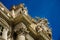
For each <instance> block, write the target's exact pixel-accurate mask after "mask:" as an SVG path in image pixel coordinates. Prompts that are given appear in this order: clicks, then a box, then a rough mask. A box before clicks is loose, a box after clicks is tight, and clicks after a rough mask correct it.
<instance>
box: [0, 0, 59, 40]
mask: <svg viewBox="0 0 60 40" xmlns="http://www.w3.org/2000/svg"><path fill="white" fill-rule="evenodd" d="M0 2H2V3H3V4H4V5H5V6H6V7H7V8H8V9H10V7H11V6H12V5H17V4H20V3H24V4H25V6H26V7H27V8H28V12H29V14H30V15H31V16H32V17H35V16H39V17H41V18H42V17H45V18H47V19H48V21H49V22H50V26H51V28H52V36H53V40H60V0H0Z"/></svg>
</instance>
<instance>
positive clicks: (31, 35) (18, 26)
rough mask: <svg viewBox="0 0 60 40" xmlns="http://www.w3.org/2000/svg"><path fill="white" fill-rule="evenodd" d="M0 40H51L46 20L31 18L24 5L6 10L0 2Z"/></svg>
mask: <svg viewBox="0 0 60 40" xmlns="http://www.w3.org/2000/svg"><path fill="white" fill-rule="evenodd" d="M0 40H52V32H51V29H50V28H49V25H48V20H47V19H46V18H38V17H36V18H32V17H31V16H30V15H29V14H28V10H27V8H26V7H25V6H24V4H20V5H17V6H15V5H14V6H13V7H12V8H11V9H10V10H8V9H7V8H6V7H5V6H4V5H3V4H2V3H1V2H0Z"/></svg>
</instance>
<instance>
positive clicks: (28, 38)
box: [26, 34, 34, 40]
mask: <svg viewBox="0 0 60 40" xmlns="http://www.w3.org/2000/svg"><path fill="white" fill-rule="evenodd" d="M26 39H27V40H34V39H33V38H32V37H31V36H30V35H29V34H26Z"/></svg>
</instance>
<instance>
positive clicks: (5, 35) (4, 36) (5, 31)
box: [2, 29, 8, 40]
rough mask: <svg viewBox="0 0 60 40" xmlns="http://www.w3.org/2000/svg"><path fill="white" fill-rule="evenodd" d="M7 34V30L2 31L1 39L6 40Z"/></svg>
mask: <svg viewBox="0 0 60 40" xmlns="http://www.w3.org/2000/svg"><path fill="white" fill-rule="evenodd" d="M7 33H8V30H7V29H3V32H2V38H3V39H5V40H7Z"/></svg>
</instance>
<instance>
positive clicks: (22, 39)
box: [17, 34, 25, 40]
mask: <svg viewBox="0 0 60 40" xmlns="http://www.w3.org/2000/svg"><path fill="white" fill-rule="evenodd" d="M17 40H25V35H24V34H19V35H18V36H17Z"/></svg>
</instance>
